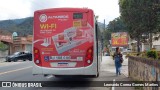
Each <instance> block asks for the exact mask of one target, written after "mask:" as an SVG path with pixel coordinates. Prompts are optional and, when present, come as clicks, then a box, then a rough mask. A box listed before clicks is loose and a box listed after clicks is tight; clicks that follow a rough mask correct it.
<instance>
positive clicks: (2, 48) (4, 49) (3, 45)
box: [0, 42, 8, 51]
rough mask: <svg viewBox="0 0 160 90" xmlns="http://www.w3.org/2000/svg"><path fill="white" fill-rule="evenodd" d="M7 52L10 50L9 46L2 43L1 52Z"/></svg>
mask: <svg viewBox="0 0 160 90" xmlns="http://www.w3.org/2000/svg"><path fill="white" fill-rule="evenodd" d="M6 50H8V46H7V45H6V44H4V43H3V42H0V51H6Z"/></svg>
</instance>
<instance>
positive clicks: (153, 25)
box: [119, 0, 160, 52]
mask: <svg viewBox="0 0 160 90" xmlns="http://www.w3.org/2000/svg"><path fill="white" fill-rule="evenodd" d="M119 6H120V12H121V16H122V19H123V20H124V22H125V23H126V25H127V27H128V32H129V34H130V36H131V38H133V39H136V40H137V43H138V46H137V47H138V52H139V51H140V48H139V44H140V40H141V38H142V35H143V34H147V35H148V34H150V36H151V37H150V48H151V46H152V33H156V32H157V31H160V1H159V0H147V1H146V0H119Z"/></svg>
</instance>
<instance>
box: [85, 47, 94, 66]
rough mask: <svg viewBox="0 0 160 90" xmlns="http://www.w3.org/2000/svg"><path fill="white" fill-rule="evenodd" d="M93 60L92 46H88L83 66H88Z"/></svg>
mask: <svg viewBox="0 0 160 90" xmlns="http://www.w3.org/2000/svg"><path fill="white" fill-rule="evenodd" d="M92 62H93V46H92V47H90V48H89V49H88V50H87V52H86V57H85V63H84V66H89V65H91V64H92Z"/></svg>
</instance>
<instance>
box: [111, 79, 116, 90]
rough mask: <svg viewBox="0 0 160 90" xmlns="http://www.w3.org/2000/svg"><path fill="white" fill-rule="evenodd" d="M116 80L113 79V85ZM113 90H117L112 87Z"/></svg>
mask: <svg viewBox="0 0 160 90" xmlns="http://www.w3.org/2000/svg"><path fill="white" fill-rule="evenodd" d="M115 81H116V80H115V79H113V84H114V83H115ZM112 90H115V87H114V86H112Z"/></svg>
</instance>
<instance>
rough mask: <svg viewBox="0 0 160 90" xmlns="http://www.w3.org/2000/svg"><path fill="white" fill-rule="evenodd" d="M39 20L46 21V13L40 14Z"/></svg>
mask: <svg viewBox="0 0 160 90" xmlns="http://www.w3.org/2000/svg"><path fill="white" fill-rule="evenodd" d="M39 20H40V21H41V22H46V21H47V15H46V14H41V15H40V17H39Z"/></svg>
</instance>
